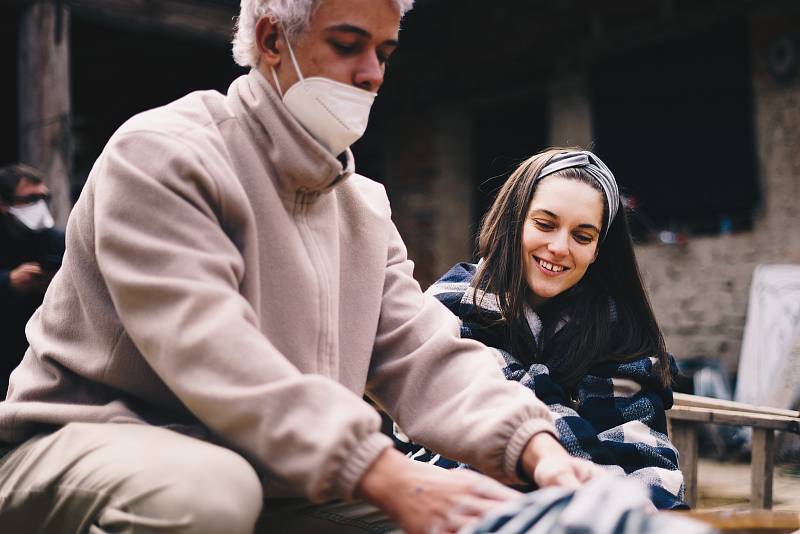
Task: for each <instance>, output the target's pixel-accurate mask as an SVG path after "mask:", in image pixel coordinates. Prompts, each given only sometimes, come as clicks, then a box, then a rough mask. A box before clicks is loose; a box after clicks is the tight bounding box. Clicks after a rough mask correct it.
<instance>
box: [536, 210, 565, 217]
mask: <svg viewBox="0 0 800 534" xmlns="http://www.w3.org/2000/svg"><path fill="white" fill-rule="evenodd" d="M532 212H533V213H544V214H545V215H547V216H548V217H552V218H553V219H558V218H559V217H558V215H556V214H555V213H553V212H552V211H550V210H545V209H536V210H532Z"/></svg>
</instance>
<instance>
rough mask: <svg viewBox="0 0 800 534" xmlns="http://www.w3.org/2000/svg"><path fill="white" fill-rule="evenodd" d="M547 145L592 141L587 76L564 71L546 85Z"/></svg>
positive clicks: (578, 143) (582, 144)
mask: <svg viewBox="0 0 800 534" xmlns="http://www.w3.org/2000/svg"><path fill="white" fill-rule="evenodd" d="M549 98H550V106H549V114H550V135H549V144H550V146H581V147H584V148H589V147H590V145H591V142H592V114H591V107H590V105H589V90H588V87H587V82H586V77H585V76H584V75H581V74H565V75H561V76H558V77H556V78H555V79H554V80H553V82H552V83H551V84H550V87H549Z"/></svg>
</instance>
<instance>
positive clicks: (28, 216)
mask: <svg viewBox="0 0 800 534" xmlns="http://www.w3.org/2000/svg"><path fill="white" fill-rule="evenodd" d="M49 199H50V191H49V189H48V188H47V185H46V184H45V182H44V176H43V175H42V173H41V172H39V171H38V170H37V169H35V168H33V167H30V166H28V165H23V164H15V165H9V166H6V167H3V168H0V340H2V349H0V350H1V353H2V356H0V391H2V396H3V397H5V392H6V389H7V386H8V375H9V374H10V373H11V370H12V369H14V367H16V366H17V364H19V362H20V360H22V355H23V354H24V353H25V349H26V348H27V347H28V342H27V340H26V338H25V324H26V323H27V322H28V319H30V317H31V315H33V312H34V311H35V310H36V308H38V307H39V305H40V304H41V303H42V299H43V297H44V293H45V290H46V289H47V286H48V284H49V283H50V280H51V279H52V277H53V275H54V274H55V272H56V271H57V270H58V268H59V267H60V266H61V257H62V255H63V254H64V234H63V233H62V232H61V231H60V230H58V229H56V228H54V223H53V217H52V216H51V214H50V210H49V208H48V201H49Z"/></svg>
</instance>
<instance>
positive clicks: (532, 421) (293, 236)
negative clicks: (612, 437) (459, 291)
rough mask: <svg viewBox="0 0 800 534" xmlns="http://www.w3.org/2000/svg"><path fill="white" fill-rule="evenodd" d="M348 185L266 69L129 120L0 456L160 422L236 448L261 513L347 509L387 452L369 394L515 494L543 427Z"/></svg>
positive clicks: (23, 380) (427, 439) (363, 195)
mask: <svg viewBox="0 0 800 534" xmlns="http://www.w3.org/2000/svg"><path fill="white" fill-rule="evenodd" d="M348 155H349V153H348ZM349 163H350V165H348V167H352V157H349ZM351 171H352V168H347V169H343V166H342V163H340V161H339V160H337V159H336V158H334V157H331V156H330V154H328V153H327V152H326V151H325V149H324V148H323V147H322V146H321V145H320V144H318V143H317V142H316V141H315V140H314V139H313V138H311V137H310V136H309V135H308V134H307V133H306V132H305V131H304V130H303V129H302V127H301V126H300V125H299V124H298V123H297V122H296V121H295V120H294V118H293V117H292V116H291V115H290V114H289V113H288V112H287V111H286V109H285V108H284V106H283V104H282V102H281V101H280V99H279V98H278V97H277V96H276V94H275V93H274V92H273V91H272V88H271V87H270V86H269V84H267V82H266V81H265V80H264V78H263V77H262V76H261V74H260V73H258V72H257V71H252V72H251V73H250V74H249V75H246V76H242V77H240V78H239V79H237V80H236V81H235V82H234V83H233V84H232V85H231V87H230V89H229V91H228V94H227V95H222V94H219V93H217V92H212V91H207V92H197V93H192V94H190V95H188V96H186V97H184V98H182V99H180V100H177V101H175V102H173V103H171V104H169V105H167V106H165V107H162V108H158V109H155V110H152V111H148V112H146V113H143V114H140V115H138V116H136V117H133V118H132V119H131V120H129V121H128V122H127V123H126V124H124V125H123V126H122V127H121V128H120V129H119V130H118V131H117V132H116V133H115V134H114V135H113V137H112V138H111V140H110V141H109V142H108V145H107V146H106V148H105V149H104V151H103V153H102V154H101V156H100V158H99V159H98V160H97V162H96V163H95V165H94V168H93V169H92V171H91V174H90V176H89V179H88V182H87V183H86V186H85V188H84V190H83V192H82V194H81V197H80V199H79V201H78V203H77V204H76V206H75V208H74V210H73V212H72V214H71V216H70V219H69V223H68V226H67V251H66V254H65V256H64V262H63V267H62V269H61V270H60V271H59V272H58V274H57V275H56V277H55V279H54V280H53V282H52V284H51V285H50V288H49V290H48V291H47V294H46V297H45V301H44V304H43V306H42V307H41V308H40V309H39V310H38V311H37V313H36V314H35V315H34V317H33V319H32V320H31V322H30V323H29V324H28V327H27V334H28V339H29V341H30V344H31V347H30V349H29V350H28V352H27V353H26V355H25V358H24V361H23V363H22V364H21V365H20V367H19V368H17V370H16V371H14V373H13V375H12V379H11V387H10V389H9V394H8V398H7V400H6V401H5V402H3V403H0V440H2V441H6V442H19V441H21V440H23V439H25V438H27V437H28V436H30V435H32V434H33V433H36V432H40V431H42V430H43V429H47V428H51V427H52V426H56V427H57V426H61V425H64V424H66V423H68V422H71V421H85V422H108V423H117V422H142V423H146V424H153V425H163V426H167V427H170V428H175V429H177V430H181V431H184V432H188V433H190V434H193V435H196V436H199V437H201V438H203V439H209V440H214V441H216V442H220V443H223V444H225V445H227V446H229V447H231V448H234V449H236V450H238V451H240V452H241V453H242V454H244V455H245V456H246V457H247V458H248V459H249V460H250V461H251V462H252V463H253V464H254V465H255V466H256V467H257V468H258V469H259V470H260V471H261V472H262V474H263V475H264V482H265V491H266V493H267V495H271V496H288V495H302V496H306V497H308V498H310V499H312V500H315V501H320V500H325V499H329V498H334V497H345V498H346V497H349V496H351V495H352V493H353V490H354V488H355V486H356V484H357V483H358V481H359V479H360V478H361V476H362V475H363V474H364V472H365V471H366V469H367V468H368V467H369V465H370V464H371V462H373V461H374V460H375V458H376V457H377V456H378V455H379V454H380V452H382V451H383V450H384V449H385V448H386V447H390V446H391V441H390V440H389V438H388V437H386V436H384V435H382V434H381V433H380V432H379V426H380V418H379V416H378V414H377V413H376V412H375V410H374V409H373V408H372V407H370V406H369V405H368V404H367V403H366V402H364V401H363V400H362V395H363V394H364V392H365V391H367V392H368V394H369V395H371V396H372V397H373V398H374V399H375V400H376V401H377V402H378V403H379V404H380V405H381V406H383V407H384V408H385V409H386V410H387V412H388V413H389V414H390V415H391V416H392V417H393V418H394V419H395V420H396V421H398V423H399V424H400V425H402V427H403V429H405V431H406V433H407V434H408V435H409V436H410V437H411V438H412V439H414V440H415V441H416V442H418V443H422V444H424V445H427V446H429V447H431V448H432V449H434V450H437V451H440V452H442V453H443V454H445V455H447V456H448V457H450V458H457V459H459V460H463V461H465V462H468V463H469V464H471V465H474V466H477V467H478V468H480V469H482V470H483V471H484V472H486V473H488V474H490V475H494V476H496V477H499V478H501V479H514V477H515V467H516V464H517V461H518V458H519V456H520V453H521V451H522V449H523V448H524V446H525V444H526V443H527V441H528V440H529V439H530V438H531V436H533V435H534V434H535V433H537V432H540V431H550V432H554V428H553V426H552V422H551V419H550V416H549V413H548V410H547V409H546V407H545V406H544V405H543V404H542V403H541V402H540V401H538V400H537V399H536V398H535V397H534V395H533V394H532V393H531V392H530V391H529V390H527V389H526V388H524V387H522V386H521V385H519V384H518V383H516V382H511V381H506V380H505V379H504V378H503V376H502V375H501V373H500V370H499V368H498V366H497V364H496V363H495V362H494V360H493V357H492V356H491V355H490V353H489V352H488V350H486V349H484V348H483V347H482V346H481V345H479V344H478V343H476V342H473V341H469V340H461V339H459V329H458V324H457V320H456V318H455V317H454V316H452V315H451V314H450V313H449V312H448V311H447V310H446V309H445V308H444V307H443V306H442V305H441V304H440V303H438V302H437V301H436V300H435V299H433V298H431V297H427V296H424V295H423V294H422V292H421V291H420V288H419V286H418V284H417V283H416V282H415V281H414V278H413V276H412V270H413V264H412V262H411V261H409V260H408V258H407V257H406V250H405V247H404V245H403V242H402V240H401V239H400V237H399V235H398V233H397V230H396V229H395V227H394V225H393V224H392V222H391V218H390V209H389V203H388V200H387V198H386V194H385V191H384V189H383V187H382V186H381V185H379V184H377V183H375V182H373V181H370V180H368V179H366V178H364V177H362V176H358V175H356V174H352V173H351Z"/></svg>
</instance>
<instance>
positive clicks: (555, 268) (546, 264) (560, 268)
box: [539, 259, 564, 273]
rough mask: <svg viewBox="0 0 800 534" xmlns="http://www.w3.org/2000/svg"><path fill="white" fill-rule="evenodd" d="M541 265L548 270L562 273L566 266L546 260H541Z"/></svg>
mask: <svg viewBox="0 0 800 534" xmlns="http://www.w3.org/2000/svg"><path fill="white" fill-rule="evenodd" d="M539 265H541V266H542V267H544V268H545V269H547V270H548V271H552V272H554V273H560V272H561V271H563V270H564V267H563V266H561V265H553V264H552V263H550V262H548V261H544V260H541V259H540V260H539Z"/></svg>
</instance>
